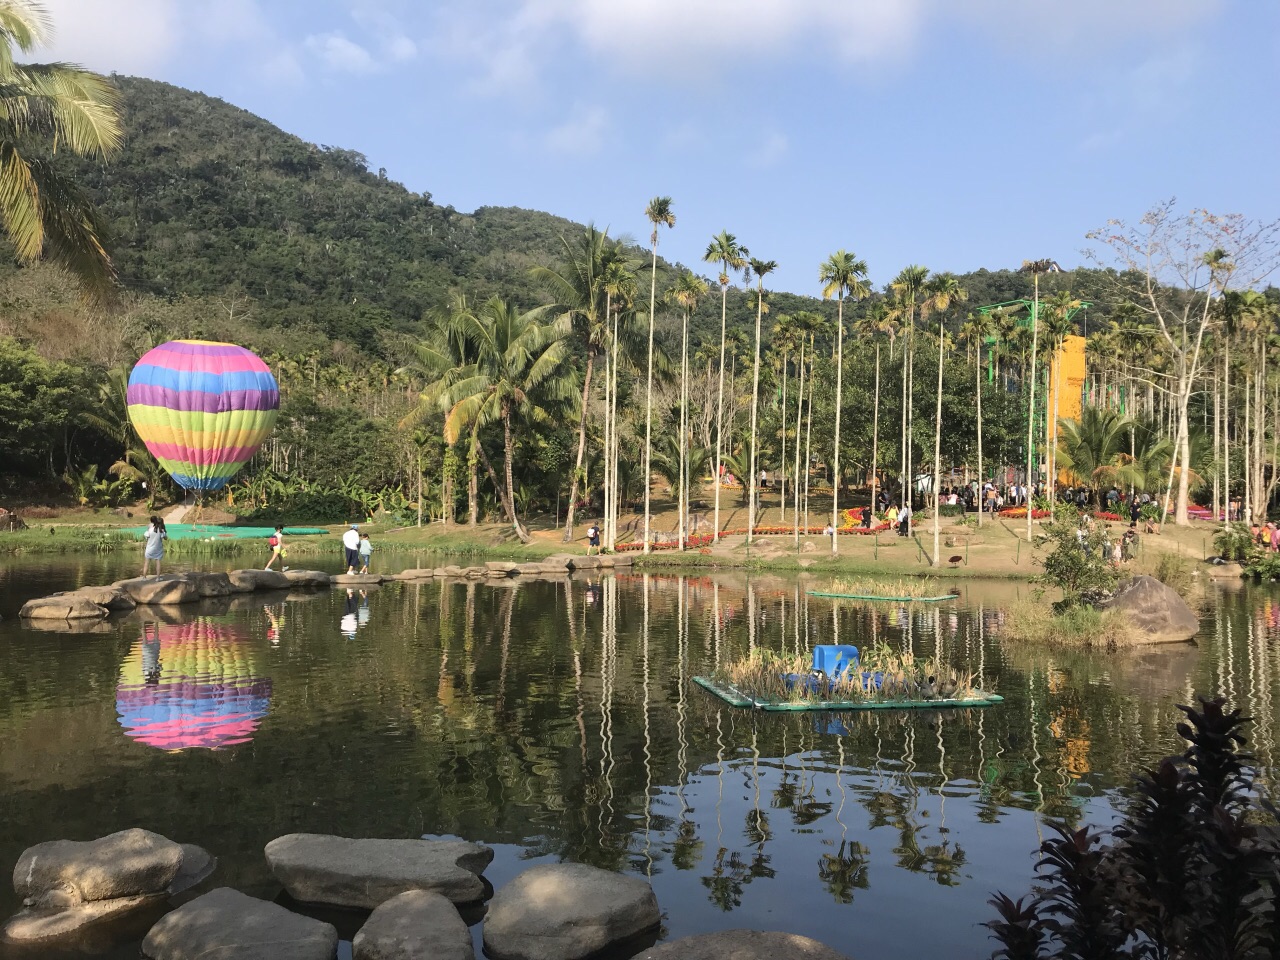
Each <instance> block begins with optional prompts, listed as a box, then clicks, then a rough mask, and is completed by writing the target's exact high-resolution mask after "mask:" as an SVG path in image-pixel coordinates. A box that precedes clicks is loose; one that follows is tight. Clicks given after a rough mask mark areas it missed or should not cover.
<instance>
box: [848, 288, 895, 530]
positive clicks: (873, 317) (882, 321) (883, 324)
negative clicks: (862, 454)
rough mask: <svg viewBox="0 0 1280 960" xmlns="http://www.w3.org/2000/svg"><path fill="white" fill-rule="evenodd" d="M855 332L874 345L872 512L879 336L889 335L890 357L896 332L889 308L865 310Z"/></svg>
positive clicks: (876, 478) (877, 432) (877, 447)
mask: <svg viewBox="0 0 1280 960" xmlns="http://www.w3.org/2000/svg"><path fill="white" fill-rule="evenodd" d="M855 330H857V332H858V335H859V337H860V338H861V339H862V340H863V341H870V342H873V343H875V345H876V379H875V390H874V391H873V392H872V400H871V403H872V410H873V412H872V415H871V509H872V510H874V509H875V507H876V494H877V493H878V492H879V486H880V335H881V334H888V335H889V344H890V352H891V355H892V349H893V339H894V337H895V336H896V334H897V330H896V328H895V326H894V323H893V320H892V319H891V317H890V315H889V308H888V306H887V305H886V304H885V303H884V302H883V301H881V302H877V303H875V304H873V305H872V306H871V308H870V309H869V310H867V312H866V313H865V314H864V315H863V317H862V319H861V320H859V321H858V322H857V323H856V324H855Z"/></svg>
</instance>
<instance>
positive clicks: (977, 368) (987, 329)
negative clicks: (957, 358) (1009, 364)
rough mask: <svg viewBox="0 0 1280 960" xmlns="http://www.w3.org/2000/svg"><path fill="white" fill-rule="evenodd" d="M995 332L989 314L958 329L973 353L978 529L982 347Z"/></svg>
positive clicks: (979, 315)
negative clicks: (976, 418) (976, 433)
mask: <svg viewBox="0 0 1280 960" xmlns="http://www.w3.org/2000/svg"><path fill="white" fill-rule="evenodd" d="M994 332H995V322H994V320H993V319H992V317H991V315H990V314H987V313H971V314H969V322H968V323H966V324H965V325H964V326H963V327H961V328H960V336H961V337H963V338H964V339H965V340H966V341H967V342H968V344H969V346H970V347H971V348H972V349H973V351H974V368H973V369H974V381H973V397H974V402H975V404H976V406H977V416H978V494H979V495H978V528H979V529H981V528H982V505H983V498H982V487H983V484H984V483H985V474H984V473H983V471H982V345H983V343H985V342H986V341H987V339H988V338H989V337H991V336H992V335H993V334H994Z"/></svg>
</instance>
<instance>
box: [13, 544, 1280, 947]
mask: <svg viewBox="0 0 1280 960" xmlns="http://www.w3.org/2000/svg"><path fill="white" fill-rule="evenodd" d="M132 568H133V564H132V562H130V563H129V564H128V565H127V566H126V565H124V564H122V563H121V561H120V559H118V558H113V557H91V558H86V559H82V560H73V561H68V560H65V559H61V558H58V559H53V560H50V561H48V562H44V561H40V560H36V561H34V562H32V563H30V564H23V565H13V564H11V565H8V566H5V567H0V617H2V618H3V619H2V620H0V867H2V868H3V870H4V871H7V870H8V869H9V865H10V864H12V863H13V862H14V861H15V860H16V859H17V857H18V855H19V854H20V853H21V851H22V850H23V849H24V848H25V847H27V846H29V845H30V844H33V843H36V842H39V841H43V840H50V839H57V838H73V839H89V838H92V837H96V836H101V835H104V834H107V833H111V832H113V831H116V830H119V829H122V828H124V827H129V826H142V827H146V828H148V829H151V830H154V831H157V832H159V833H162V834H164V835H166V836H168V837H171V838H173V839H175V840H179V841H189V842H193V843H198V844H200V845H202V846H205V847H207V848H208V849H209V850H211V851H212V852H213V853H214V854H216V855H217V856H218V857H219V859H220V864H219V867H218V871H217V873H216V874H215V875H214V877H213V878H211V880H210V881H207V882H206V884H205V886H204V887H202V888H200V889H202V890H203V889H208V888H209V887H210V886H211V885H229V886H234V887H236V888H238V889H240V890H242V891H244V892H246V893H250V894H253V895H256V896H261V897H265V898H275V897H277V896H279V895H280V893H281V891H280V888H279V885H278V884H276V883H275V882H274V880H273V879H272V877H271V875H270V873H269V871H268V869H267V866H266V862H265V860H264V858H263V855H262V848H263V846H264V845H265V844H266V843H267V842H268V841H269V840H271V839H272V838H273V837H276V836H279V835H281V834H284V833H290V832H295V831H310V832H319V833H334V834H341V835H345V836H352V837H415V836H419V835H423V834H428V835H435V836H457V837H463V838H465V839H468V840H477V841H482V842H484V843H487V844H491V845H493V846H494V848H495V849H496V851H497V856H496V859H495V861H494V863H493V866H492V867H491V868H490V869H489V871H488V873H487V876H488V878H489V880H490V881H491V882H492V883H493V884H494V885H495V886H501V885H502V884H503V883H504V882H505V881H507V880H508V879H510V878H511V877H512V876H514V875H515V874H516V873H518V872H519V871H521V870H523V869H525V868H526V867H527V866H529V865H530V864H532V863H537V862H548V861H558V860H572V861H581V862H586V863H591V864H595V865H598V866H601V867H606V868H608V869H611V870H619V871H624V872H626V873H630V874H634V875H637V876H644V877H648V878H650V879H651V881H652V883H653V886H654V889H655V891H656V893H657V897H658V901H659V904H660V905H661V907H662V910H663V916H664V925H663V929H662V934H661V935H662V938H663V939H670V938H674V937H678V936H683V935H686V934H691V933H697V932H703V931H712V930H720V929H730V928H735V927H756V928H765V929H777V930H787V931H793V932H797V933H803V934H806V935H808V936H812V937H815V938H817V939H819V940H821V941H824V942H825V943H827V944H829V945H831V946H832V947H834V948H836V949H838V950H841V951H843V952H846V953H848V954H850V955H851V956H854V957H857V958H859V960H874V958H888V957H895V958H917V957H918V958H937V957H944V956H945V957H960V958H963V957H972V958H978V957H985V956H988V955H989V954H990V950H991V945H990V942H989V941H988V940H987V936H986V930H985V929H984V928H982V927H981V926H980V925H979V924H980V923H981V922H982V921H984V920H987V919H989V918H990V917H991V910H990V908H989V907H988V906H987V905H986V900H987V898H988V897H989V896H990V895H991V894H992V892H993V891H995V890H1004V891H1006V892H1009V893H1012V894H1015V895H1020V894H1022V893H1023V892H1025V891H1026V889H1027V887H1028V885H1029V883H1030V880H1031V877H1032V873H1033V864H1034V851H1035V848H1036V846H1037V844H1038V843H1039V839H1040V836H1041V834H1042V832H1043V824H1044V823H1045V822H1046V820H1048V819H1051V818H1064V819H1067V820H1069V821H1072V822H1080V821H1082V820H1089V821H1092V822H1094V823H1098V824H1107V823H1110V822H1112V821H1113V819H1114V811H1115V809H1116V807H1117V805H1118V804H1120V803H1121V802H1122V793H1121V791H1122V788H1123V787H1124V786H1125V784H1126V783H1127V782H1128V779H1129V777H1130V775H1131V773H1132V772H1133V771H1134V769H1135V768H1136V765H1138V764H1140V763H1144V762H1150V761H1154V760H1156V759H1158V758H1160V757H1162V756H1165V755H1167V754H1169V753H1171V752H1176V751H1179V750H1180V749H1181V745H1180V741H1178V739H1177V737H1176V734H1175V733H1174V724H1175V722H1176V720H1177V718H1178V713H1177V710H1176V708H1175V704H1176V703H1179V702H1188V701H1189V700H1190V698H1192V697H1193V696H1194V695H1195V694H1196V693H1206V694H1219V693H1221V694H1223V695H1226V696H1227V697H1229V698H1230V699H1231V700H1232V701H1233V702H1234V703H1236V704H1238V705H1240V706H1243V707H1245V708H1246V710H1247V711H1248V712H1249V713H1250V714H1251V715H1252V716H1254V717H1255V718H1257V724H1256V726H1255V729H1254V730H1253V739H1254V743H1253V747H1254V749H1255V751H1256V752H1257V754H1258V757H1259V765H1260V769H1261V772H1262V779H1263V780H1264V781H1266V782H1270V780H1271V771H1272V770H1273V769H1274V755H1275V711H1276V706H1277V693H1278V691H1277V677H1278V675H1280V664H1278V649H1280V648H1278V642H1277V635H1278V634H1280V597H1278V596H1277V594H1275V593H1274V592H1273V591H1271V590H1263V589H1250V588H1243V587H1240V586H1237V585H1234V584H1233V585H1231V588H1230V589H1227V588H1212V589H1213V590H1214V591H1215V592H1214V593H1213V595H1212V597H1211V599H1210V604H1209V606H1208V608H1207V609H1206V614H1205V617H1204V620H1203V623H1204V629H1203V631H1202V633H1201V636H1200V637H1199V638H1198V643H1197V645H1196V646H1191V645H1186V646H1180V647H1177V648H1174V649H1163V650H1160V651H1157V652H1152V653H1148V654H1146V655H1143V656H1124V657H1114V656H1113V657H1106V656H1100V655H1095V656H1091V655H1084V654H1074V653H1057V652H1049V651H1044V650H1028V649H1025V648H1021V649H1020V648H1016V647H1011V646H1010V645H1009V644H1007V643H1003V642H1001V640H1000V639H999V636H998V634H999V627H1000V622H1001V619H1002V615H1001V610H1002V609H1003V608H1005V607H1006V606H1007V605H1008V604H1009V603H1011V602H1012V601H1014V600H1015V599H1016V598H1017V597H1018V596H1019V595H1020V594H1024V595H1025V593H1026V592H1028V591H1029V589H1030V588H1028V587H1026V586H1019V585H1015V584H1007V583H976V582H975V583H969V584H966V585H964V586H963V587H962V588H961V589H962V592H963V596H962V597H961V598H960V599H959V600H957V601H954V602H952V603H949V604H943V605H931V606H923V605H917V606H916V607H914V608H911V609H908V608H906V607H903V606H898V605H877V606H876V607H875V608H874V609H872V608H869V607H851V606H847V605H846V606H839V605H837V604H835V603H833V601H830V600H824V599H819V598H810V597H806V596H805V590H806V589H814V588H818V587H825V586H827V584H826V583H820V582H817V581H805V580H801V579H796V578H794V577H782V576H772V575H753V576H750V577H748V576H747V575H746V574H725V575H717V576H699V577H688V578H683V577H677V576H671V575H663V576H656V575H654V576H644V575H640V574H635V575H627V576H618V577H613V576H608V577H605V578H603V579H593V580H583V579H573V580H569V581H563V582H526V583H518V582H515V581H512V582H509V583H508V582H503V583H501V584H497V585H490V584H487V583H478V584H477V583H443V582H431V583H425V584H422V585H400V584H397V585H389V586H384V587H382V588H381V589H377V590H372V591H369V592H368V593H360V592H349V591H347V590H332V591H329V590H325V591H320V592H318V593H313V594H303V593H297V594H291V595H289V596H287V597H286V596H283V595H251V596H245V597H240V598H237V599H236V600H235V602H234V603H232V604H230V605H228V604H225V603H224V604H222V605H221V606H214V607H210V608H208V609H202V610H198V611H197V610H195V609H193V610H192V611H191V612H190V613H189V614H188V613H183V614H182V615H181V616H180V617H170V616H168V615H166V616H164V617H157V616H156V615H155V613H154V612H153V613H151V614H147V615H146V616H145V617H144V616H143V615H142V614H140V613H138V614H133V615H130V616H128V617H126V618H125V619H123V620H121V621H119V622H115V623H112V624H110V625H107V626H104V627H102V628H101V632H98V633H84V634H70V633H52V632H42V631H36V630H33V629H30V628H29V627H27V626H25V625H22V624H20V623H19V622H18V621H17V619H16V612H17V608H18V607H19V606H20V605H21V603H22V601H23V600H25V599H27V598H29V597H32V596H38V595H43V594H46V593H49V592H51V591H53V590H55V589H66V588H69V587H73V586H76V585H78V584H82V583H105V582H110V581H111V580H112V579H116V578H118V577H120V576H125V575H129V574H131V573H132V572H133V570H132ZM837 638H838V639H839V640H840V641H842V642H851V643H855V644H866V643H869V642H872V641H874V640H883V641H886V642H888V643H891V644H893V645H895V646H898V647H908V646H909V647H912V648H914V649H915V650H917V651H918V652H923V653H928V654H933V653H934V652H935V651H936V652H938V653H940V654H941V656H943V657H944V658H946V659H948V660H950V661H953V662H955V663H957V664H962V665H966V666H967V667H968V668H969V669H971V670H977V671H980V672H981V673H982V675H983V677H984V678H985V679H986V685H987V686H988V687H994V688H995V690H996V691H997V692H999V693H1001V694H1003V695H1004V697H1005V698H1006V699H1005V702H1004V703H1003V704H1001V705H999V706H995V707H992V708H989V709H986V710H969V711H952V712H945V713H916V712H910V711H903V712H873V713H866V714H790V715H786V714H754V713H751V712H746V711H741V710H737V709H734V708H732V707H729V706H727V705H724V704H722V703H721V702H720V701H718V700H716V699H715V698H713V697H712V696H711V695H710V694H708V693H706V692H705V691H703V690H701V689H700V688H698V687H697V686H695V685H694V684H693V683H692V682H691V680H690V678H691V677H692V676H693V675H695V674H698V673H703V672H706V671H708V670H710V669H711V668H712V667H713V666H714V665H715V664H716V663H717V662H718V661H723V660H725V659H726V658H729V657H732V656H735V655H737V654H740V653H742V652H744V651H746V650H747V649H748V648H750V647H751V646H752V645H759V646H764V647H770V648H775V649H786V650H791V651H806V650H807V649H808V648H809V647H810V646H811V645H812V644H815V643H823V642H832V641H833V640H835V639H837ZM17 907H18V904H17V902H16V898H15V896H14V894H13V892H12V889H11V888H10V887H9V885H8V884H7V883H5V884H4V885H3V886H0V913H3V914H5V915H7V914H9V913H11V912H13V911H14V910H16V909H17ZM326 919H334V920H336V922H338V924H339V929H340V932H341V933H342V935H343V936H344V937H346V938H348V939H349V938H350V936H351V935H352V934H353V933H354V931H355V930H356V929H358V926H359V924H360V922H361V919H362V918H361V915H359V914H352V915H343V914H336V915H327V916H326ZM144 929H145V927H144ZM473 929H474V930H475V931H476V934H477V944H478V943H479V939H478V930H479V928H478V926H477V927H475V928H473ZM76 949H77V951H85V952H88V953H90V954H96V955H100V956H109V957H136V956H137V940H136V939H134V940H133V941H130V940H129V939H128V934H127V932H120V933H119V934H118V936H116V937H115V939H112V938H111V937H104V938H97V939H95V940H93V941H91V942H89V943H87V944H79V945H77V947H76ZM3 950H4V948H0V955H3ZM343 950H344V951H349V947H348V946H347V945H345V944H344V947H343ZM10 953H11V954H12V955H15V956H17V955H21V956H33V955H36V954H31V953H22V954H19V953H17V952H15V951H10ZM38 955H39V956H43V957H50V956H54V954H52V953H51V952H49V951H47V950H45V951H42V952H40V953H39V954H38ZM75 955H84V953H83V952H77V953H76V954H75ZM344 955H349V953H346V954H344Z"/></svg>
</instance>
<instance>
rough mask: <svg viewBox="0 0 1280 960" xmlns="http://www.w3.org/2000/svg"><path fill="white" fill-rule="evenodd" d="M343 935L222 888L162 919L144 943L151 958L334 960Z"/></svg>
mask: <svg viewBox="0 0 1280 960" xmlns="http://www.w3.org/2000/svg"><path fill="white" fill-rule="evenodd" d="M337 953H338V931H337V930H335V929H334V928H333V926H332V925H330V924H327V923H321V922H320V921H319V920H312V919H311V918H310V917H302V916H299V915H298V914H296V913H291V912H290V911H288V910H286V909H285V908H284V907H281V906H278V905H277V904H274V903H268V902H267V901H265V900H258V899H256V898H254V897H249V896H245V895H244V894H243V893H240V892H239V891H237V890H232V889H230V888H229V887H220V888H218V889H217V890H214V891H212V892H211V893H206V894H205V895H204V896H203V897H197V898H196V899H195V900H192V901H191V902H190V903H187V904H184V905H183V906H181V907H179V908H178V909H177V910H175V911H173V913H170V914H167V915H166V916H165V917H163V918H161V920H160V922H159V923H157V924H156V925H155V926H154V927H152V928H151V932H150V933H148V934H147V937H146V939H145V940H143V941H142V954H143V956H145V957H149V958H151V960H224V958H225V960H233V958H234V960H333V958H334V957H336V956H337Z"/></svg>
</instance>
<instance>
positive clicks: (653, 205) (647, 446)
mask: <svg viewBox="0 0 1280 960" xmlns="http://www.w3.org/2000/svg"><path fill="white" fill-rule="evenodd" d="M644 215H645V218H646V219H647V220H648V221H649V223H651V224H652V225H653V232H652V233H651V234H650V235H649V242H650V243H651V244H652V246H653V265H652V268H651V270H650V273H649V375H648V386H647V387H646V388H645V394H644V552H645V553H648V552H649V488H650V487H651V486H652V484H651V483H650V482H649V476H650V469H649V468H650V467H651V465H652V457H653V311H654V308H655V306H656V305H657V299H658V228H659V227H666V228H668V229H670V228H672V227H674V226H675V225H676V215H675V214H674V213H672V212H671V198H670V197H654V198H653V199H652V200H650V201H649V205H648V206H647V207H645V208H644Z"/></svg>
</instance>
